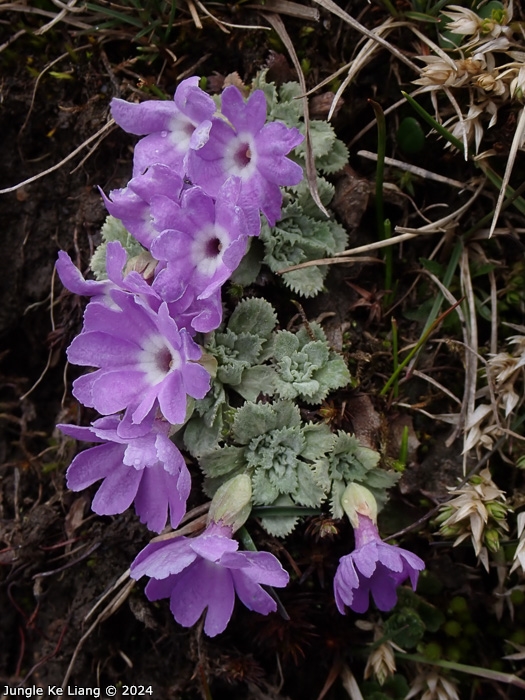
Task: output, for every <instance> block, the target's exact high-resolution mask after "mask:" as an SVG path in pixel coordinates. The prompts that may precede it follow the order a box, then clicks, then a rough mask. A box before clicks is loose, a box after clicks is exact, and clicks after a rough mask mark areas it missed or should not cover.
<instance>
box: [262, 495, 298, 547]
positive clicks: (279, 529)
mask: <svg viewBox="0 0 525 700" xmlns="http://www.w3.org/2000/svg"><path fill="white" fill-rule="evenodd" d="M270 505H271V506H275V508H276V509H280V508H282V507H286V506H288V507H291V508H293V507H294V506H295V503H294V502H293V501H292V499H291V498H290V497H289V496H279V498H277V499H276V500H275V501H274V502H273V503H271V504H270ZM269 510H270V509H269ZM298 522H299V516H297V517H296V516H293V515H277V516H271V515H263V516H262V517H261V525H262V526H263V528H264V529H265V530H266V532H268V533H269V534H270V535H274V537H286V536H287V535H289V534H290V533H291V532H292V530H293V529H294V528H295V526H296V525H297V523H298Z"/></svg>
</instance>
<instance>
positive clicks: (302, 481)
mask: <svg viewBox="0 0 525 700" xmlns="http://www.w3.org/2000/svg"><path fill="white" fill-rule="evenodd" d="M297 481H298V484H297V488H296V490H295V492H294V493H293V498H294V500H295V501H296V502H297V503H300V504H301V505H303V506H312V507H316V506H320V505H321V503H322V502H323V501H324V499H325V498H326V493H325V490H324V489H323V487H322V486H321V484H320V483H319V482H318V481H317V479H316V474H315V470H314V469H313V467H312V466H311V465H309V464H305V463H304V462H302V463H300V464H299V466H298V468H297Z"/></svg>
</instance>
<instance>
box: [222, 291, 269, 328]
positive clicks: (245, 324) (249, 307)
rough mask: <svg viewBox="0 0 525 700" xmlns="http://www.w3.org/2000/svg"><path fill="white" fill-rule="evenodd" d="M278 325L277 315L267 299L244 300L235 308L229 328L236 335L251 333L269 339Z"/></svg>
mask: <svg viewBox="0 0 525 700" xmlns="http://www.w3.org/2000/svg"><path fill="white" fill-rule="evenodd" d="M276 324H277V314H276V313H275V310H274V308H273V306H272V305H271V304H270V303H269V302H267V301H266V300H265V299H259V298H255V297H254V298H251V299H243V300H242V301H241V302H240V303H239V304H238V305H237V307H236V308H235V310H234V312H233V313H232V315H231V317H230V320H229V321H228V328H229V329H230V330H231V331H233V332H234V333H236V334H240V333H250V334H252V335H256V336H259V337H261V338H269V337H270V334H271V332H272V331H273V329H274V328H275V326H276Z"/></svg>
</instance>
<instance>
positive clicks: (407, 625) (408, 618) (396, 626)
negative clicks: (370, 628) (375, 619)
mask: <svg viewBox="0 0 525 700" xmlns="http://www.w3.org/2000/svg"><path fill="white" fill-rule="evenodd" d="M384 629H385V635H386V636H387V637H388V638H389V639H391V640H392V641H393V642H394V643H395V644H397V645H399V646H400V647H401V648H402V649H413V648H414V647H415V646H416V644H417V643H418V642H419V641H420V640H421V639H422V638H423V635H424V634H425V625H424V623H423V620H422V619H421V618H420V616H419V615H418V614H417V612H416V611H415V610H413V609H412V608H401V610H398V611H396V612H394V614H393V615H391V616H390V617H389V618H388V620H387V621H386V622H385V627H384Z"/></svg>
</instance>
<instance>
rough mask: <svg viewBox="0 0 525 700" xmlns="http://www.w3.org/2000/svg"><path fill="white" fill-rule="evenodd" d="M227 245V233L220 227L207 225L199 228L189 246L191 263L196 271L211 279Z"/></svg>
mask: <svg viewBox="0 0 525 700" xmlns="http://www.w3.org/2000/svg"><path fill="white" fill-rule="evenodd" d="M228 244H229V239H228V232H227V231H226V229H224V228H222V226H217V225H216V224H208V225H206V226H204V228H201V230H200V231H198V232H197V234H196V235H195V238H194V240H193V243H192V245H191V261H192V263H193V265H194V266H195V267H196V268H197V271H198V272H200V273H201V274H202V275H204V276H205V277H212V276H213V275H214V274H215V271H216V270H217V268H218V267H219V265H220V264H221V262H222V256H223V255H224V251H225V249H226V248H227V246H228Z"/></svg>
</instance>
